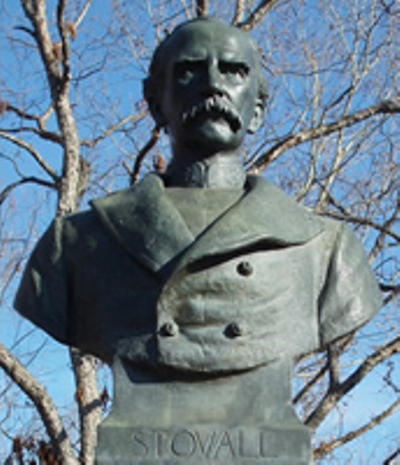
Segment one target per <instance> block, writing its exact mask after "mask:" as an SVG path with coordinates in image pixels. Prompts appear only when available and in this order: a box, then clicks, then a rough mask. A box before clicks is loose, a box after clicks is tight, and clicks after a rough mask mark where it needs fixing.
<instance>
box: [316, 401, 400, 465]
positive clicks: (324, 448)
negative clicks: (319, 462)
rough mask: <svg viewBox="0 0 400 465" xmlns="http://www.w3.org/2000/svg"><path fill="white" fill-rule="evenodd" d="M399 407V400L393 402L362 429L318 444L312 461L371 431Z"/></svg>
mask: <svg viewBox="0 0 400 465" xmlns="http://www.w3.org/2000/svg"><path fill="white" fill-rule="evenodd" d="M399 406H400V399H397V400H396V401H395V402H393V404H392V405H391V406H390V407H388V408H387V409H386V410H384V411H383V412H382V413H380V414H379V415H376V416H375V417H373V418H371V420H370V421H369V422H368V423H366V424H365V425H363V426H362V427H360V428H357V429H355V430H353V431H350V432H349V433H347V434H345V435H344V436H341V437H340V438H337V439H335V440H334V441H329V442H323V443H321V444H319V445H318V447H317V448H316V449H314V459H317V458H319V457H322V456H323V455H325V454H328V453H329V452H332V451H333V449H336V448H337V447H340V446H342V445H343V444H346V443H347V442H350V441H352V440H353V439H356V438H358V437H359V436H361V435H363V434H364V433H366V432H367V431H369V430H371V429H372V428H374V427H375V426H377V425H379V424H380V423H382V422H383V421H384V420H385V419H386V418H388V417H389V416H390V415H391V414H392V413H393V412H394V411H395V410H396V409H397V408H398V407H399ZM394 457H395V456H394Z"/></svg>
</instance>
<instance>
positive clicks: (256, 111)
mask: <svg viewBox="0 0 400 465" xmlns="http://www.w3.org/2000/svg"><path fill="white" fill-rule="evenodd" d="M164 54H165V56H166V59H165V61H164V63H165V68H164V73H165V74H164V77H165V85H164V91H163V94H162V98H161V101H160V112H161V114H162V115H163V117H164V118H165V120H166V126H167V130H168V133H169V135H170V137H171V140H172V146H173V149H174V151H175V152H176V151H179V150H187V149H189V150H190V151H191V152H193V151H198V152H199V153H201V154H203V156H206V155H207V154H208V155H209V154H212V153H216V152H231V151H235V150H236V149H237V148H238V147H239V146H240V145H241V143H242V142H243V139H244V137H245V135H246V133H247V132H249V131H253V130H254V129H255V125H256V124H258V122H259V120H260V118H261V115H260V112H261V109H260V108H259V106H257V100H258V99H257V96H258V63H257V57H256V52H255V51H254V49H253V47H252V45H251V43H250V41H249V39H248V38H247V37H246V36H245V34H244V33H243V32H241V31H239V30H236V29H234V28H231V27H229V26H226V25H224V24H223V23H217V24H216V23H215V22H212V21H204V22H202V21H199V22H195V23H190V24H188V25H186V26H183V27H182V28H181V29H179V30H178V31H176V32H175V33H174V34H173V36H171V37H170V39H169V42H168V44H167V47H166V50H165V51H164Z"/></svg>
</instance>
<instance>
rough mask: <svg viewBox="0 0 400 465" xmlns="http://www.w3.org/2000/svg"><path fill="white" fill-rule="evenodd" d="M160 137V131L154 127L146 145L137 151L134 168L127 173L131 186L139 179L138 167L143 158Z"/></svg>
mask: <svg viewBox="0 0 400 465" xmlns="http://www.w3.org/2000/svg"><path fill="white" fill-rule="evenodd" d="M159 137H160V130H159V129H158V128H157V127H155V128H154V129H153V131H152V135H151V139H150V140H149V141H148V142H147V143H146V145H145V146H144V147H143V148H142V149H141V150H140V151H139V153H138V155H137V157H136V160H135V166H134V167H133V171H129V170H128V173H129V176H130V184H131V186H132V185H134V184H136V182H137V180H138V177H139V171H140V167H141V165H142V162H143V160H144V157H145V156H146V155H147V153H148V152H149V151H150V150H151V149H152V148H153V147H154V146H155V145H156V144H157V141H158V138H159Z"/></svg>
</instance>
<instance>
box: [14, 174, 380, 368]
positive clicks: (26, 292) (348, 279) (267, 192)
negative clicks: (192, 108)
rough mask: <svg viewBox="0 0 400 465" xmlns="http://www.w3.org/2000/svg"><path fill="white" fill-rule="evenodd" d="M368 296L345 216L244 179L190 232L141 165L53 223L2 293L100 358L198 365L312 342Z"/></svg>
mask: <svg viewBox="0 0 400 465" xmlns="http://www.w3.org/2000/svg"><path fill="white" fill-rule="evenodd" d="M380 303H381V297H380V293H379V291H378V288H377V285H376V282H375V279H374V277H373V274H372V272H371V269H370V267H369V264H368V262H367V260H366V257H365V255H364V252H363V249H362V247H361V245H360V243H359V241H358V240H357V239H356V238H355V236H354V234H353V233H352V231H351V230H350V228H349V227H348V226H346V225H345V224H341V223H338V222H335V221H331V220H327V219H323V218H320V217H317V216H315V215H313V214H312V213H311V212H309V211H308V210H307V209H305V208H303V207H301V206H299V205H297V204H296V203H295V202H294V201H293V200H292V199H290V198H289V197H288V196H287V195H286V194H284V193H283V192H282V191H281V190H279V189H278V188H277V187H275V186H273V185H272V184H270V183H268V182H267V181H265V180H264V179H262V178H260V177H257V176H249V177H248V179H247V183H246V189H245V192H244V194H243V196H242V197H241V198H240V199H239V200H238V201H237V202H236V203H235V204H234V205H233V206H232V207H231V208H229V209H228V210H227V211H226V212H225V213H224V214H223V215H221V217H219V218H218V219H217V220H216V221H214V222H213V223H212V224H211V225H210V226H209V227H208V228H206V229H205V230H204V231H203V232H202V233H201V234H199V235H198V237H193V235H192V233H191V232H190V230H189V228H188V227H187V225H186V223H185V221H184V220H183V218H182V216H181V215H180V214H179V211H178V209H177V208H176V207H175V206H174V205H173V203H172V202H171V201H170V200H169V198H168V196H167V195H166V192H165V187H164V184H163V181H162V179H161V178H160V177H159V176H157V175H155V174H150V175H147V176H146V177H145V178H144V179H143V180H142V181H141V182H140V183H139V184H138V185H137V186H134V187H131V188H129V189H126V190H122V191H119V192H116V193H114V194H111V195H109V196H107V197H105V198H101V199H97V200H94V201H92V202H91V209H90V210H89V211H84V212H81V213H78V214H74V215H72V216H68V217H65V218H59V219H57V220H55V222H54V223H53V224H52V225H51V226H50V228H49V229H48V231H47V232H46V233H45V234H44V236H43V237H42V238H41V240H40V241H39V243H38V245H37V247H36V249H35V250H34V252H33V254H32V256H31V258H30V260H29V263H28V265H27V268H26V270H25V273H24V276H23V280H22V283H21V286H20V289H19V291H18V294H17V297H16V301H15V305H16V308H17V310H18V311H19V312H20V313H21V314H23V315H24V316H26V317H27V318H29V319H30V320H31V321H32V322H34V323H35V324H36V325H38V326H40V327H41V328H43V329H44V330H45V331H47V332H48V333H49V334H51V335H52V336H53V337H55V338H56V339H57V340H59V341H60V342H62V343H65V344H68V345H72V346H76V347H79V348H81V349H82V350H84V351H87V352H89V353H92V354H94V355H97V356H99V357H100V358H102V359H103V360H105V361H107V362H111V361H112V359H113V357H114V355H115V354H116V353H119V354H120V355H121V356H122V357H124V358H125V359H127V360H129V361H131V362H132V363H133V364H137V365H143V364H144V365H149V366H154V367H169V368H172V369H175V370H181V371H191V372H199V373H221V372H235V371H241V370H247V369H250V368H254V367H257V366H260V365H266V364H268V363H270V362H273V361H276V360H279V359H282V358H285V359H288V358H292V359H294V358H296V357H298V356H300V355H302V354H305V353H308V352H310V351H314V350H318V349H320V348H322V347H324V346H325V345H326V344H327V343H329V342H331V341H334V340H335V339H337V338H338V337H340V336H343V335H345V334H347V333H348V332H350V331H352V330H355V329H356V328H358V327H359V326H360V325H362V324H364V323H365V322H366V321H368V320H369V319H370V318H371V317H372V316H373V315H374V313H375V312H376V311H377V309H378V308H379V306H380Z"/></svg>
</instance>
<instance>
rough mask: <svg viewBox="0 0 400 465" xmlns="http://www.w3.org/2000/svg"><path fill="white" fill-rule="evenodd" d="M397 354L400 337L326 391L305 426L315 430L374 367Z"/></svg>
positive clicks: (399, 346)
mask: <svg viewBox="0 0 400 465" xmlns="http://www.w3.org/2000/svg"><path fill="white" fill-rule="evenodd" d="M398 352H400V336H399V337H397V338H395V339H393V340H392V341H390V342H389V343H387V344H385V345H384V346H382V347H380V348H379V349H378V350H377V351H375V352H374V353H372V354H371V355H369V356H368V357H366V358H365V359H364V361H363V363H362V364H361V365H360V366H359V367H358V368H357V370H356V371H354V372H353V373H352V374H351V375H350V376H348V378H346V379H345V380H344V381H343V382H342V383H340V384H337V386H336V387H335V388H334V389H330V390H328V392H327V393H326V394H325V396H324V397H323V399H322V400H321V401H320V403H319V404H318V405H317V406H316V408H315V409H314V411H313V412H312V413H311V414H310V415H309V416H308V418H307V419H306V421H305V424H306V425H307V426H308V427H309V428H311V429H316V428H317V427H318V426H319V425H320V423H321V422H322V421H323V420H324V418H325V417H326V416H327V415H328V413H329V412H330V411H331V410H332V409H333V408H334V406H335V405H336V404H337V403H338V402H339V401H340V400H341V399H342V398H343V397H344V396H345V395H346V394H347V393H348V392H349V391H351V390H352V389H353V388H354V387H355V386H356V385H357V384H358V383H359V382H360V381H361V380H362V379H363V378H365V376H367V374H368V373H370V371H371V370H372V369H373V368H374V367H375V366H376V365H378V364H379V363H381V362H383V361H384V360H386V359H388V358H389V357H390V356H392V355H393V354H395V353H398Z"/></svg>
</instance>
